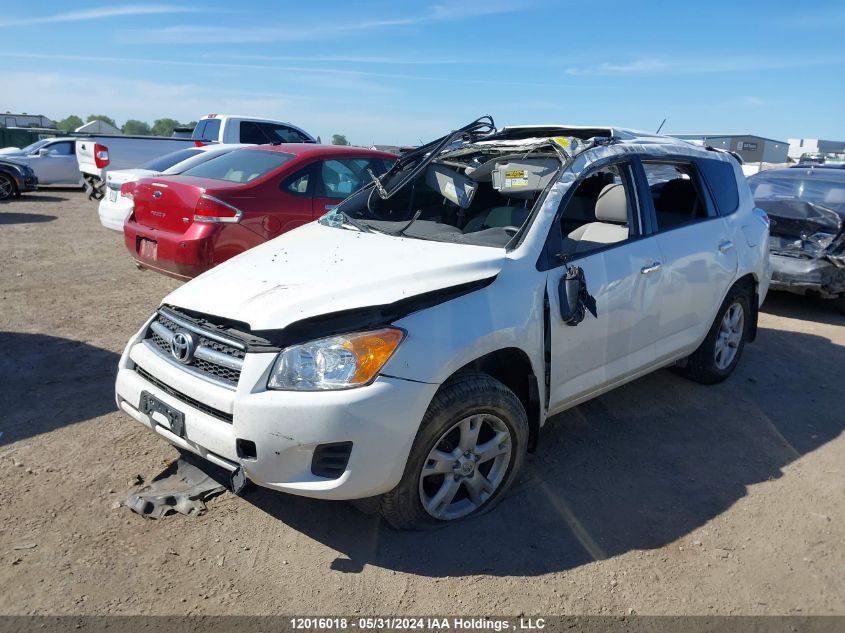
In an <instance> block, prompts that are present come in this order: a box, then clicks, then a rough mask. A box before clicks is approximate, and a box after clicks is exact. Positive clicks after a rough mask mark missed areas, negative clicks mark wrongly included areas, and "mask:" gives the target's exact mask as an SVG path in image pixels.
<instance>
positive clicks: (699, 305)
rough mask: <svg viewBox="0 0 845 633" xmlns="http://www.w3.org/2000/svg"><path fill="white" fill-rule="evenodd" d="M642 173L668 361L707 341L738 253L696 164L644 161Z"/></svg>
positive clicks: (661, 347) (662, 350)
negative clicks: (658, 271)
mask: <svg viewBox="0 0 845 633" xmlns="http://www.w3.org/2000/svg"><path fill="white" fill-rule="evenodd" d="M641 170H642V171H641V172H640V173H641V177H642V178H643V179H644V180H645V184H646V185H647V187H648V188H647V194H646V195H645V196H644V197H645V198H646V201H645V202H646V205H647V208H648V212H649V214H650V218H651V224H652V226H653V230H654V231H655V234H656V236H657V243H658V245H659V247H660V260H661V266H662V269H663V274H662V276H661V288H660V295H661V296H660V304H661V307H660V312H659V321H658V328H659V336H658V340H657V347H656V353H657V358H658V359H664V358H669V357H671V356H675V355H677V353H678V352H679V351H682V350H685V349H687V350H688V349H690V348H694V347H695V346H697V345H698V344H699V343H700V341H701V340H702V339H703V338H704V336H705V335H706V333H707V331H708V330H709V329H710V326H711V325H712V323H713V319H714V318H715V316H716V311H717V310H718V309H719V306H720V305H721V303H722V300H723V299H724V297H725V294H726V293H727V291H728V288H729V287H730V285H731V283H732V282H733V279H734V277H735V275H736V269H737V250H736V245H735V244H734V243H733V236H732V233H731V231H730V228H729V227H728V225H727V224H726V222H725V220H724V219H723V218H722V217H720V216H719V215H718V213H717V212H716V208H715V205H714V204H713V201H712V200H711V199H710V197H709V194H708V192H707V189H706V187H705V186H704V181H703V180H702V178H701V175H700V174H699V172H698V168H697V165H696V163H695V162H694V161H690V160H683V159H679V160H650V159H647V158H643V159H642V162H641Z"/></svg>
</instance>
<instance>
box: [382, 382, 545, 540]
mask: <svg viewBox="0 0 845 633" xmlns="http://www.w3.org/2000/svg"><path fill="white" fill-rule="evenodd" d="M527 445H528V417H527V415H526V413H525V409H524V407H523V406H522V403H521V402H520V401H519V398H517V397H516V395H515V394H514V393H513V392H512V391H511V390H510V389H508V388H507V387H505V385H503V384H502V383H501V382H499V381H498V380H496V379H494V378H492V377H491V376H489V375H487V374H483V373H480V372H466V373H460V374H458V375H456V376H455V377H453V378H451V379H450V380H448V381H447V382H446V383H444V384H443V386H442V387H441V388H440V389H439V390H438V392H437V394H436V395H435V396H434V398H433V400H432V402H431V405H429V408H428V411H427V412H426V414H425V417H424V418H423V422H422V425H421V426H420V430H419V432H418V433H417V437H416V439H415V440H414V445H413V447H412V448H411V454H410V456H409V458H408V463H407V464H406V466H405V473H404V475H403V477H402V481H400V482H399V485H398V486H397V487H396V488H394V489H393V490H392V491H390V492H389V493H387V494H385V495H383V496H382V500H381V514H382V516H383V517H384V518H385V519H387V521H388V522H389V523H390V524H391V525H392V526H393V527H395V528H399V529H412V530H420V529H430V528H436V527H441V526H444V525H447V524H449V523H450V522H453V521H457V520H459V519H463V518H466V517H469V516H476V515H478V514H481V513H483V512H486V511H488V510H490V509H491V508H492V507H493V506H494V505H495V504H496V503H498V501H499V500H501V498H502V496H503V494H504V493H505V491H506V490H507V488H508V487H509V486H510V485H511V483H512V482H513V480H514V477H515V476H516V473H517V472H518V471H519V468H520V466H521V465H522V462H523V459H524V457H525V452H526V449H527Z"/></svg>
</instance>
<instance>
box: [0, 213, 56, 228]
mask: <svg viewBox="0 0 845 633" xmlns="http://www.w3.org/2000/svg"><path fill="white" fill-rule="evenodd" d="M55 219H56V216H55V215H44V214H43V213H15V212H12V213H6V212H2V213H0V225H3V224H37V223H40V222H52V221H53V220H55Z"/></svg>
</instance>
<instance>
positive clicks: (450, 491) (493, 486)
mask: <svg viewBox="0 0 845 633" xmlns="http://www.w3.org/2000/svg"><path fill="white" fill-rule="evenodd" d="M512 452H513V441H512V438H511V432H510V430H509V429H508V426H507V425H506V424H505V423H504V422H503V421H502V420H501V419H500V418H499V417H497V416H495V415H492V414H489V413H478V414H474V415H471V416H469V417H466V418H464V419H463V420H461V421H459V422H457V423H456V424H454V425H453V426H451V427H450V428H449V429H448V430H447V431H446V432H445V433H443V434H442V435H441V436H440V438H439V439H438V440H437V441H436V442H435V444H434V448H432V449H431V451H430V452H429V454H428V457H427V458H426V460H425V463H424V464H423V468H422V472H421V473H420V483H419V494H420V501H421V502H422V505H423V507H424V508H425V510H426V512H428V514H430V515H431V516H433V517H434V518H436V519H441V520H444V521H452V520H455V519H460V518H461V517H465V516H467V515H468V514H471V513H473V512H475V511H476V510H478V509H479V508H481V507H482V506H483V505H484V504H485V503H486V502H487V501H488V500H489V499H490V498H491V497H492V496H493V494H494V493H495V492H496V490H498V488H499V486H501V485H502V482H503V481H504V480H505V475H506V474H507V471H508V465H509V464H510V461H511V454H512Z"/></svg>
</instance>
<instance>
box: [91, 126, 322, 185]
mask: <svg viewBox="0 0 845 633" xmlns="http://www.w3.org/2000/svg"><path fill="white" fill-rule="evenodd" d="M316 142H317V139H315V138H314V137H313V136H311V135H310V134H308V133H307V132H305V131H304V130H302V129H300V128H298V127H296V126H295V125H291V124H290V123H284V122H282V121H274V120H272V119H259V118H255V117H248V116H235V115H229V114H225V115H224V114H209V115H207V116H204V117H203V118H201V119H200V121H199V123H197V126H196V128H194V132H193V134H192V135H191V138H166V137H162V136H124V135H120V134H114V135H91V136H86V137H84V138H79V139H77V141H76V158H77V161H78V162H79V171H80V172H81V173H82V177H83V179H84V180H85V189H86V191H88V197H89V199H93V200H100V199H101V198H102V197H103V194H104V185H105V182H106V174H107V173H108V172H109V171H111V170H114V169H132V168H134V167H138V166H139V165H141V164H143V163H146V162H148V161H151V160H153V159H154V158H158V157H160V156H164V155H165V154H169V153H171V152H175V151H176V150H179V149H183V148H185V147H192V146H194V145H204V144H207V143H226V144H229V143H249V144H256V145H260V144H263V143H316Z"/></svg>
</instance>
